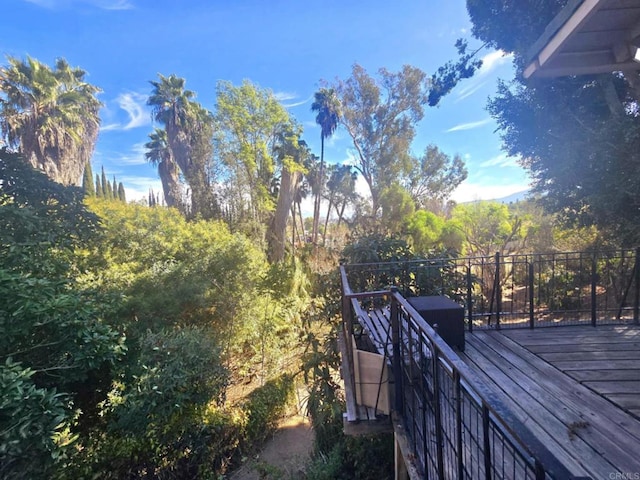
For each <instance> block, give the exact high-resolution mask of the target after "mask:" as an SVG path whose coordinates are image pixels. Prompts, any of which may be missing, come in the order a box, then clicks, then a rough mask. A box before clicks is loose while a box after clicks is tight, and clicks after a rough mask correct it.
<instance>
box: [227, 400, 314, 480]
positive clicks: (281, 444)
mask: <svg viewBox="0 0 640 480" xmlns="http://www.w3.org/2000/svg"><path fill="white" fill-rule="evenodd" d="M304 395H306V392H303V391H301V390H298V399H299V401H298V411H297V412H294V413H293V414H291V415H290V416H288V417H287V418H285V419H283V420H282V422H281V423H280V426H279V427H278V430H277V431H276V433H275V434H274V435H273V437H272V438H271V439H270V440H268V441H267V443H266V444H265V446H264V448H263V449H262V451H260V452H259V453H258V454H255V455H253V456H252V457H251V458H248V459H247V460H246V461H245V463H244V464H243V465H242V467H240V468H239V469H238V470H236V471H235V472H234V473H232V474H231V475H230V476H229V480H290V479H297V478H304V473H303V472H304V468H305V465H306V464H307V463H308V461H309V456H310V454H311V451H312V449H313V430H312V429H311V424H310V423H309V420H308V418H307V417H306V415H305V414H304V412H305V405H303V399H304V398H305V397H304Z"/></svg>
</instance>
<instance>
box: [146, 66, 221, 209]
mask: <svg viewBox="0 0 640 480" xmlns="http://www.w3.org/2000/svg"><path fill="white" fill-rule="evenodd" d="M158 76H159V77H160V81H159V82H154V81H151V82H150V83H151V85H153V91H152V92H151V95H150V96H149V99H148V100H147V105H150V106H151V107H152V113H153V118H154V119H155V120H156V121H158V122H160V123H161V124H162V125H164V128H165V130H166V132H167V144H168V145H169V148H170V150H171V153H172V157H173V159H174V161H175V163H176V164H177V165H178V167H180V170H181V171H182V174H183V175H184V178H185V180H186V181H187V183H188V184H189V187H191V212H192V214H193V215H197V214H204V213H207V214H208V213H210V212H205V211H206V210H207V209H210V208H214V206H213V203H214V202H213V198H212V195H211V192H210V191H209V187H210V182H209V175H208V173H207V165H208V162H209V161H210V157H211V154H212V151H211V149H212V146H211V138H212V136H213V118H212V116H211V114H210V112H208V111H207V110H206V109H204V108H203V107H202V106H201V105H200V104H199V103H197V102H195V101H193V100H192V99H193V98H194V97H195V94H194V93H193V92H192V91H190V90H185V88H184V87H185V80H184V78H180V77H177V76H175V75H170V76H168V77H165V76H163V75H158Z"/></svg>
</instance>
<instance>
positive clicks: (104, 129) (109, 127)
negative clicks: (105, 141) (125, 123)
mask: <svg viewBox="0 0 640 480" xmlns="http://www.w3.org/2000/svg"><path fill="white" fill-rule="evenodd" d="M121 128H122V125H120V124H119V123H110V124H108V125H104V126H101V127H100V131H101V132H108V131H110V130H120V129H121Z"/></svg>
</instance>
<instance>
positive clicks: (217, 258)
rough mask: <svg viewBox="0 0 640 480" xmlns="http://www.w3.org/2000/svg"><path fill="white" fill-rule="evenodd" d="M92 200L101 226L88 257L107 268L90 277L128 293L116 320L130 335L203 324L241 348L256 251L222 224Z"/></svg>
mask: <svg viewBox="0 0 640 480" xmlns="http://www.w3.org/2000/svg"><path fill="white" fill-rule="evenodd" d="M90 205H91V207H92V209H94V211H96V212H98V214H99V215H100V217H101V218H102V219H103V221H104V228H105V233H104V237H103V239H102V244H101V246H100V247H99V248H98V249H97V250H96V251H95V259H94V260H93V261H94V262H95V263H97V264H104V265H106V266H108V267H107V268H105V269H102V270H100V271H98V272H96V275H94V276H93V280H94V281H95V282H97V283H98V285H101V286H102V287H101V288H103V289H105V290H106V291H110V292H113V293H118V294H125V295H126V300H125V302H124V303H123V304H122V309H121V318H122V321H123V322H124V323H125V324H126V325H127V328H128V329H129V330H130V331H131V332H132V334H133V335H134V336H137V335H139V334H140V333H143V332H144V331H145V330H146V329H147V328H152V329H154V330H159V329H161V328H163V327H167V326H173V325H189V324H191V325H194V324H198V325H209V326H211V327H212V328H214V330H215V331H217V332H218V334H219V335H220V336H221V338H225V339H227V340H228V342H229V345H236V346H239V342H240V338H242V337H243V335H246V334H248V332H247V330H246V329H245V327H247V328H248V327H249V322H250V321H252V318H254V317H253V316H252V315H251V312H253V311H254V308H255V307H254V305H255V302H256V299H257V298H258V297H259V296H260V292H259V291H258V290H259V288H260V282H259V279H260V278H262V276H263V275H264V274H265V272H266V268H267V265H266V262H265V259H264V254H263V253H262V252H260V251H259V250H258V249H256V248H255V247H254V246H253V245H251V244H250V243H249V241H248V240H247V239H246V238H245V237H243V236H241V235H237V234H236V235H234V234H231V233H230V232H229V231H228V229H227V228H226V227H225V225H224V224H222V223H219V222H204V221H200V222H187V221H186V220H185V219H184V218H183V217H182V216H181V215H180V214H179V213H178V212H177V211H176V210H174V209H162V208H155V209H149V208H145V207H143V206H139V205H124V204H122V203H114V202H92V203H91V204H90ZM131 319H135V322H133V323H132V322H130V320H131ZM133 332H138V333H133Z"/></svg>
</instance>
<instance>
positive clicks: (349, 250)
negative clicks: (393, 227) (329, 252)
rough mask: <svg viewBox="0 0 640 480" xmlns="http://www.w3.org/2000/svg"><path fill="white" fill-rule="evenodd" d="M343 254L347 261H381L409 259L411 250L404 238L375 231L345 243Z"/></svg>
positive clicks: (411, 256) (411, 254) (411, 255)
mask: <svg viewBox="0 0 640 480" xmlns="http://www.w3.org/2000/svg"><path fill="white" fill-rule="evenodd" d="M343 256H344V258H345V260H346V262H347V263H381V262H397V261H402V260H411V259H412V258H413V252H412V251H411V248H410V247H409V245H408V244H407V242H406V241H405V240H403V239H401V238H398V237H394V236H385V235H380V234H377V233H376V234H371V235H366V236H362V237H360V238H358V239H357V240H356V241H354V242H352V243H350V244H349V245H347V246H346V247H345V249H344V251H343Z"/></svg>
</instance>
